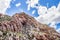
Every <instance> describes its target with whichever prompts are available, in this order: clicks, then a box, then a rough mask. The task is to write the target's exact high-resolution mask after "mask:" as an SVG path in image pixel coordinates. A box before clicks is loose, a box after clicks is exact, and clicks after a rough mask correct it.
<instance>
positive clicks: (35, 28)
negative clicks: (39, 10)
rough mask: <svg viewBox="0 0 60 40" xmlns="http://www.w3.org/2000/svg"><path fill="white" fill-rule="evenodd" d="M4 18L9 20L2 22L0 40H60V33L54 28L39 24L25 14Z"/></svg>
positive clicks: (0, 24) (0, 23) (0, 22)
mask: <svg viewBox="0 0 60 40" xmlns="http://www.w3.org/2000/svg"><path fill="white" fill-rule="evenodd" d="M4 17H5V18H7V17H9V20H8V19H5V20H3V21H0V40H60V33H58V32H56V31H55V29H54V28H51V27H49V26H47V25H45V24H41V23H39V22H37V21H36V20H35V19H34V18H33V17H31V16H29V15H27V14H25V13H24V12H22V13H16V14H15V15H13V16H12V17H10V16H7V17H6V16H4ZM4 17H3V18H4ZM1 19H2V18H1V17H0V20H1Z"/></svg>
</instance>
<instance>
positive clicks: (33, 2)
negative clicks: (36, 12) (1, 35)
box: [26, 0, 39, 10]
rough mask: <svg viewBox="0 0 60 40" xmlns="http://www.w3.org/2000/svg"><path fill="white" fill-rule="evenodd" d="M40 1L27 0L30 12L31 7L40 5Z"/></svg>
mask: <svg viewBox="0 0 60 40" xmlns="http://www.w3.org/2000/svg"><path fill="white" fill-rule="evenodd" d="M38 1H39V0H27V1H26V3H27V4H28V9H27V10H30V7H32V8H34V7H35V5H36V4H38Z"/></svg>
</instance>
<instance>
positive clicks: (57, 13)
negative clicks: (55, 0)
mask: <svg viewBox="0 0 60 40" xmlns="http://www.w3.org/2000/svg"><path fill="white" fill-rule="evenodd" d="M37 10H38V14H39V16H38V17H37V18H36V19H37V20H38V21H39V22H40V23H43V24H49V23H51V25H50V26H53V27H54V28H56V25H55V24H56V23H58V22H60V3H59V5H58V7H57V8H56V6H52V7H51V8H49V9H47V7H45V6H39V7H38V8H37Z"/></svg>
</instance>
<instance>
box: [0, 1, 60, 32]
mask: <svg viewBox="0 0 60 40" xmlns="http://www.w3.org/2000/svg"><path fill="white" fill-rule="evenodd" d="M0 2H1V5H0V12H1V11H2V12H1V13H6V14H7V15H10V16H12V15H13V14H15V13H20V12H25V13H26V14H29V15H30V16H33V17H34V18H35V19H36V20H37V21H38V22H40V23H43V24H47V25H49V24H50V25H49V26H51V27H53V28H55V29H58V30H57V31H58V32H60V0H3V1H2V0H0ZM5 3H6V4H5ZM4 8H6V9H4ZM3 11H4V12H3Z"/></svg>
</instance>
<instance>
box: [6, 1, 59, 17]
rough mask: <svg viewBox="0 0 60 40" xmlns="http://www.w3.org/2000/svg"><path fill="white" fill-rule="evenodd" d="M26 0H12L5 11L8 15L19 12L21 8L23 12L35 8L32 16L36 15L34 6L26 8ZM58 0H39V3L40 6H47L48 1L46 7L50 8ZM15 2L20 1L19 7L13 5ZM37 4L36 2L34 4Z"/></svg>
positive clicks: (55, 4) (56, 3)
mask: <svg viewBox="0 0 60 40" xmlns="http://www.w3.org/2000/svg"><path fill="white" fill-rule="evenodd" d="M26 1H27V0H15V1H14V0H12V1H11V3H10V7H11V8H8V9H7V11H6V12H7V13H8V15H13V14H14V13H16V12H21V10H23V11H24V12H26V13H28V14H31V13H32V11H33V10H36V12H35V14H34V15H32V14H31V15H32V16H38V14H37V9H36V8H31V10H30V11H28V10H27V4H26ZM59 2H60V0H39V4H40V5H42V6H46V7H47V3H48V7H47V8H50V7H51V6H56V7H57V5H58V3H59ZM17 3H21V4H22V5H20V6H19V7H16V6H15V5H16V4H17ZM36 5H37V6H38V4H36Z"/></svg>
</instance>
